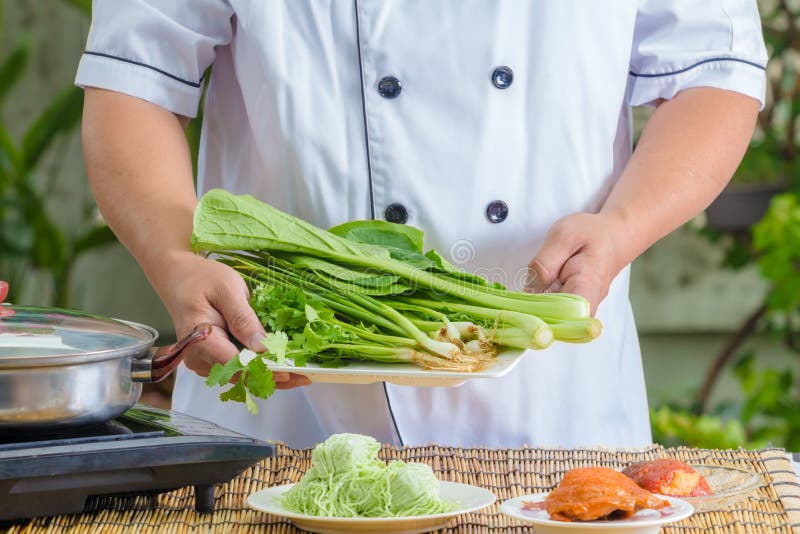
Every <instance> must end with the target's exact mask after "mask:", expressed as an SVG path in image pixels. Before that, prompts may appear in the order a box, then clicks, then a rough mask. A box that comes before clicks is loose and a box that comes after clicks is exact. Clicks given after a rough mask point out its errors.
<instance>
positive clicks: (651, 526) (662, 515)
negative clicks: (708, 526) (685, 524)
mask: <svg viewBox="0 0 800 534" xmlns="http://www.w3.org/2000/svg"><path fill="white" fill-rule="evenodd" d="M547 495H548V494H547V493H533V494H531V495H523V496H522V497H517V498H515V499H510V500H508V501H506V502H504V503H503V504H501V505H500V511H501V512H503V513H504V514H506V515H508V516H510V517H513V518H514V519H519V520H520V521H525V522H527V523H532V524H534V525H536V527H535V530H536V534H576V533H578V532H595V531H602V534H617V533H619V534H651V533H652V534H656V533H657V532H658V531H659V529H660V528H661V527H662V526H663V525H664V524H665V523H671V522H673V521H680V520H681V519H685V518H687V517H689V516H690V515H692V513H693V512H694V508H692V505H691V504H689V503H687V502H686V501H682V500H681V499H676V498H675V497H662V498H663V499H666V500H668V501H669V502H670V506H668V507H666V508H662V509H660V510H651V509H644V510H639V511H638V512H636V513H635V514H633V515H632V516H631V517H629V518H627V519H620V520H616V521H574V522H569V521H555V520H552V519H550V516H549V515H548V513H547V511H546V510H544V506H542V509H537V508H535V509H533V510H524V509H523V507H524V506H525V504H526V503H542V504H543V503H544V500H545V498H546V497H547Z"/></svg>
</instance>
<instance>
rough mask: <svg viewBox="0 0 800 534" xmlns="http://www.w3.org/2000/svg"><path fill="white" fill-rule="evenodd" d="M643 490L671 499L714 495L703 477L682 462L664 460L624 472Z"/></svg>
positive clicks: (629, 468)
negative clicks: (667, 496)
mask: <svg viewBox="0 0 800 534" xmlns="http://www.w3.org/2000/svg"><path fill="white" fill-rule="evenodd" d="M622 472H623V473H625V474H626V475H628V476H629V477H631V478H632V479H633V481H634V482H636V483H637V484H639V486H641V487H642V488H644V489H646V490H647V491H652V492H653V493H660V494H661V495H669V496H670V497H698V496H700V495H712V493H713V492H712V491H711V488H710V487H709V485H708V482H706V479H705V478H703V476H702V475H701V474H700V473H698V472H697V471H695V470H694V468H693V467H692V466H690V465H688V464H686V463H684V462H681V461H680V460H675V459H673V458H662V459H660V460H652V461H650V462H639V463H638V464H633V465H629V466H628V467H626V468H625V470H624V471H622Z"/></svg>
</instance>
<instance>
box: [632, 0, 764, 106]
mask: <svg viewBox="0 0 800 534" xmlns="http://www.w3.org/2000/svg"><path fill="white" fill-rule="evenodd" d="M766 63H767V52H766V48H765V46H764V39H763V36H762V33H761V19H760V17H759V14H758V6H757V5H756V0H694V1H692V0H640V2H639V10H638V13H637V16H636V27H635V29H634V37H633V47H632V50H631V61H630V72H629V78H628V94H627V99H628V103H629V104H630V105H633V106H638V105H642V104H650V103H652V102H654V101H656V100H658V99H669V98H672V97H674V96H675V95H676V94H677V93H678V92H679V91H681V90H683V89H688V88H690V87H717V88H720V89H728V90H731V91H737V92H739V93H743V94H746V95H748V96H751V97H753V98H755V99H757V100H759V101H760V102H761V105H762V106H763V105H764V95H765V90H766V73H765V67H766Z"/></svg>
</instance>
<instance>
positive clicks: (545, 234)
mask: <svg viewBox="0 0 800 534" xmlns="http://www.w3.org/2000/svg"><path fill="white" fill-rule="evenodd" d="M765 63H766V52H765V48H764V44H763V40H762V35H761V29H760V23H759V15H758V11H757V7H756V2H755V0H719V1H716V2H708V1H690V0H639V1H637V0H614V1H613V2H592V1H589V0H540V1H522V0H520V1H511V0H509V1H498V0H441V1H436V2H431V1H421V0H417V1H412V0H408V1H400V0H385V1H383V0H328V1H323V0H282V1H281V0H274V1H269V2H265V1H254V0H191V1H190V0H170V1H168V2H164V1H160V0H129V1H127V2H118V1H115V0H95V2H94V9H93V21H92V26H91V31H90V34H89V38H88V43H87V45H86V51H85V53H84V54H83V57H82V59H81V62H80V66H79V68H78V73H77V83H78V84H79V85H80V86H82V87H84V88H86V99H85V109H84V120H83V140H84V150H85V159H86V166H87V170H88V175H89V179H90V183H91V187H92V190H93V192H94V194H95V196H96V198H97V202H98V204H99V206H100V209H101V211H102V213H103V215H104V217H105V219H106V221H107V222H108V224H109V225H110V226H111V228H112V229H113V230H114V232H115V233H116V234H117V236H118V237H119V239H120V240H121V241H122V243H124V244H125V246H126V247H127V248H128V249H129V250H130V251H131V252H132V253H133V255H134V256H135V257H136V259H137V261H138V262H139V264H140V265H141V267H142V268H143V270H144V272H145V273H146V274H147V276H148V278H149V280H150V282H151V283H152V285H153V287H154V288H155V289H156V291H157V292H158V294H159V296H160V297H161V299H162V300H163V302H164V304H165V305H166V307H167V310H168V311H169V313H170V314H171V316H172V318H173V320H174V323H175V329H176V333H177V334H178V335H179V336H180V335H182V334H185V333H186V332H188V331H189V330H190V329H191V328H192V327H193V326H194V325H195V324H197V323H201V322H205V321H210V322H212V323H213V324H215V325H216V326H217V327H216V328H215V331H214V334H213V336H212V337H211V338H210V339H209V340H207V341H205V342H204V343H202V344H200V346H198V347H197V348H196V349H195V350H193V351H191V352H190V353H189V354H188V355H187V356H186V360H185V367H182V368H181V369H180V370H179V371H178V378H177V384H176V387H175V393H174V400H173V408H174V409H176V410H178V411H181V412H186V413H189V414H192V415H196V416H198V417H201V418H204V419H208V420H211V421H214V422H216V423H218V424H220V425H222V426H224V427H228V428H231V429H234V430H238V431H241V432H244V433H247V434H251V435H254V436H258V437H261V438H265V439H275V440H281V441H284V442H287V443H288V444H290V445H292V446H297V447H305V446H310V445H312V444H314V443H316V442H318V441H321V440H322V439H324V438H325V437H326V436H328V435H330V434H331V433H335V432H342V431H348V432H359V433H364V434H369V435H372V436H374V437H375V438H377V439H379V440H380V441H383V442H389V443H395V444H406V445H414V444H425V443H430V442H437V443H442V444H451V445H458V446H497V447H512V446H520V445H522V444H528V445H535V446H568V447H576V446H582V445H598V444H602V445H607V446H640V445H645V444H647V443H649V442H650V439H651V438H650V429H649V423H648V411H647V401H646V395H645V386H644V380H643V373H642V363H641V359H640V353H639V346H638V344H637V336H636V326H635V324H634V318H633V315H632V314H631V306H630V304H629V301H628V281H629V264H630V263H631V261H632V260H633V259H634V258H636V257H637V256H638V255H639V254H641V253H642V252H643V251H644V250H645V249H647V248H648V247H649V246H650V245H651V244H652V243H653V242H655V241H656V240H658V239H659V238H661V237H663V236H664V235H666V234H667V233H669V232H670V231H672V230H673V229H675V228H676V227H678V226H679V225H681V224H683V223H684V222H686V221H687V220H688V219H690V218H691V217H693V216H694V215H696V214H697V213H698V212H700V211H701V210H703V209H704V208H705V207H706V206H707V205H708V204H709V203H710V202H711V200H712V199H713V198H714V197H715V196H716V195H717V194H718V193H719V192H720V190H721V189H722V188H723V187H724V185H725V184H726V183H727V181H728V180H729V179H730V177H731V175H732V174H733V172H734V170H735V168H736V166H737V165H738V163H739V161H740V160H741V157H742V155H743V153H744V151H745V149H746V147H747V145H748V142H749V139H750V136H751V134H752V131H753V128H754V124H755V118H756V114H757V111H758V109H759V106H760V104H761V103H762V102H763V98H764V91H765ZM212 65H213V69H212V70H211V73H210V80H205V79H204V76H205V74H204V73H207V72H208V70H207V69H208V68H209V67H210V66H212ZM206 81H208V92H207V94H206V97H205V100H204V101H202V102H201V95H202V92H203V86H204V83H205V82H206ZM201 104H202V106H203V111H204V119H203V130H202V138H201V143H200V153H199V160H198V174H197V190H195V186H194V182H193V176H192V164H191V158H190V154H189V150H188V146H187V142H186V138H185V135H184V131H183V128H184V127H185V125H186V123H187V121H188V118H189V117H194V116H195V115H196V114H197V113H198V108H199V106H200V105H201ZM639 105H650V106H655V107H656V109H655V112H654V114H653V115H652V117H651V118H650V120H649V121H648V123H647V125H646V127H645V130H644V132H643V134H642V136H641V138H640V140H639V142H638V145H637V147H636V149H635V150H634V151H632V148H631V144H632V143H631V127H630V125H631V116H630V107H631V106H639ZM214 187H221V188H225V189H227V190H229V191H231V192H234V193H249V194H252V195H254V196H256V197H258V198H259V199H261V200H263V201H265V202H268V203H270V204H272V205H273V206H276V207H277V208H279V209H281V210H284V211H287V212H289V213H292V214H294V215H296V216H299V217H301V218H303V219H305V220H307V221H310V222H311V223H313V224H315V225H318V226H320V227H329V226H331V225H336V224H339V223H342V222H345V221H349V220H353V219H365V218H379V219H385V220H388V221H391V222H394V223H398V224H409V225H414V226H416V227H419V228H421V229H422V230H424V231H425V234H426V240H427V241H426V244H427V246H429V247H434V248H436V249H438V250H440V251H442V252H443V253H445V254H446V255H447V256H449V258H450V259H451V260H452V261H453V262H454V263H456V264H458V265H459V266H460V267H462V268H464V269H467V270H470V271H473V272H477V273H480V274H482V275H484V276H486V277H488V278H490V279H492V280H494V281H498V282H501V283H504V284H506V285H508V286H510V287H512V288H515V289H522V288H523V287H524V288H527V289H528V290H530V291H554V290H555V291H566V292H573V293H577V294H580V295H583V296H585V297H586V298H587V299H588V300H589V301H590V302H591V304H592V310H593V313H596V315H597V317H599V319H601V321H602V322H603V324H604V327H605V328H604V331H603V334H602V336H601V337H600V338H599V339H598V340H596V341H594V342H592V343H590V344H586V345H568V344H558V343H557V344H555V345H553V346H551V347H550V348H548V349H547V350H543V351H539V352H534V351H531V352H529V353H528V354H526V355H525V357H524V358H523V361H522V362H521V364H520V365H519V366H518V367H517V368H516V369H515V370H514V371H513V372H512V373H510V374H509V375H507V376H506V377H504V378H502V379H494V380H473V381H468V382H467V383H466V384H464V385H463V386H461V387H457V388H423V387H409V386H394V385H391V384H383V383H378V384H371V385H332V384H309V383H308V380H307V379H305V378H303V377H300V376H297V375H288V374H286V375H280V376H277V377H276V379H277V380H280V384H279V385H280V387H282V388H283V390H282V391H279V392H277V393H276V394H275V395H274V396H273V397H272V398H270V399H269V400H267V401H265V402H263V403H262V404H261V406H260V413H259V415H258V416H257V417H254V416H251V415H250V414H249V413H248V412H247V411H246V410H245V409H244V407H243V406H242V405H238V404H237V405H234V404H233V403H228V404H225V403H221V402H220V401H219V398H218V395H219V391H218V390H215V389H212V388H209V387H208V386H206V385H205V384H204V379H203V376H204V375H206V374H207V373H208V370H209V368H210V367H211V366H212V365H213V364H214V363H215V362H224V361H226V360H228V359H229V358H231V357H233V356H234V355H235V354H236V353H237V349H236V348H235V346H234V344H233V343H232V342H231V340H229V338H228V335H231V336H234V337H235V338H236V339H238V340H239V342H241V343H242V344H244V345H246V346H248V347H249V348H251V349H253V350H263V347H262V346H261V343H260V341H259V340H260V339H261V336H263V334H264V331H263V328H262V327H261V325H260V324H259V323H258V320H257V319H256V317H255V315H254V314H253V312H252V311H251V310H250V308H249V307H248V303H247V288H246V286H245V284H244V283H243V281H242V280H241V279H240V278H239V276H238V275H237V274H235V273H234V272H233V271H232V270H230V269H229V268H228V267H226V266H224V265H222V264H220V263H215V262H214V261H211V260H208V259H205V258H203V257H200V256H197V255H194V254H192V253H191V251H190V249H189V236H190V234H191V229H192V213H193V210H194V207H195V205H196V202H197V194H198V193H200V194H202V193H203V192H204V191H206V190H208V189H210V188H214Z"/></svg>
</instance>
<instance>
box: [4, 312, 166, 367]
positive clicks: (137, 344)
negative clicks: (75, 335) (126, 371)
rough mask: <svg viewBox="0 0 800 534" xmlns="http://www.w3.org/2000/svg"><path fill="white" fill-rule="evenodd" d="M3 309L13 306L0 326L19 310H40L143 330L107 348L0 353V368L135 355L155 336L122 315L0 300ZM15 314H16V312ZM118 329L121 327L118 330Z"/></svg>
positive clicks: (49, 365) (52, 365)
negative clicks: (123, 343) (127, 341)
mask: <svg viewBox="0 0 800 534" xmlns="http://www.w3.org/2000/svg"><path fill="white" fill-rule="evenodd" d="M2 307H3V308H4V309H6V310H13V311H14V314H13V315H9V316H0V327H2V326H3V323H4V321H6V320H9V319H11V318H13V317H14V316H15V315H17V314H18V313H19V314H23V313H24V314H36V313H41V314H45V315H43V317H45V316H52V315H54V314H57V315H63V316H66V318H73V319H80V320H84V321H90V322H91V321H98V325H99V324H101V323H102V324H106V325H109V324H110V325H112V326H118V327H120V328H121V329H122V328H129V329H131V334H134V333H137V334H139V335H142V334H144V336H142V337H143V339H141V340H136V339H133V340H132V343H131V344H130V345H127V346H125V347H113V348H107V349H96V350H76V351H75V352H69V353H61V354H51V355H47V354H42V355H22V356H3V357H0V371H5V370H10V369H17V370H19V369H28V368H34V367H54V366H66V365H82V364H88V363H92V362H99V361H104V360H111V359H121V358H126V357H128V356H132V357H137V356H139V355H141V354H142V353H144V352H146V351H147V350H149V349H150V347H152V346H153V344H154V343H155V342H156V340H157V339H158V331H157V330H156V329H155V328H152V327H150V326H148V325H145V324H141V323H136V322H133V321H126V320H122V319H115V318H111V317H105V316H101V315H95V314H91V313H85V312H81V311H77V310H66V309H62V308H45V307H36V306H11V305H8V304H4V305H3V306H2ZM17 316H18V315H17ZM120 332H122V330H121V331H120Z"/></svg>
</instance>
